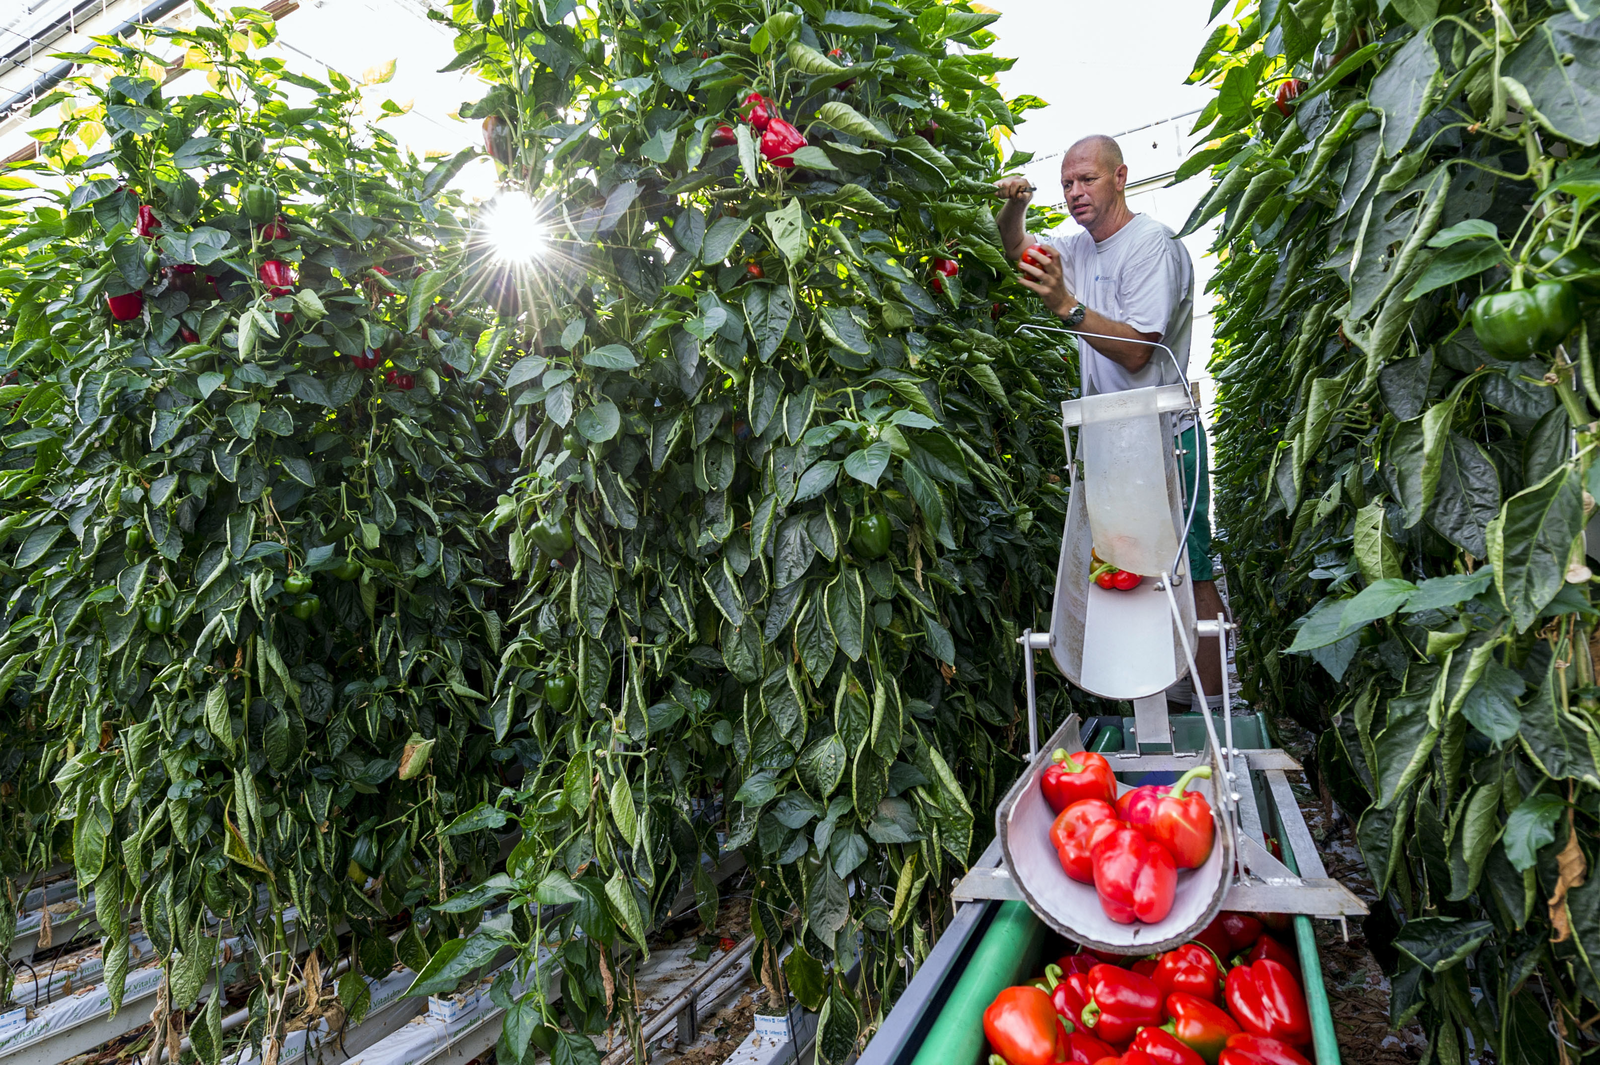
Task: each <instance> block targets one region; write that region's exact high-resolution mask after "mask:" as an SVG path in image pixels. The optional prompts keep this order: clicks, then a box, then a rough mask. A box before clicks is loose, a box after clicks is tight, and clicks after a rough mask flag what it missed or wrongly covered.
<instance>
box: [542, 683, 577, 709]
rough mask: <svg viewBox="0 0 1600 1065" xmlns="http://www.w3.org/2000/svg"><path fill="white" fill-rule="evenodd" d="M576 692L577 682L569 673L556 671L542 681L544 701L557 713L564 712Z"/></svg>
mask: <svg viewBox="0 0 1600 1065" xmlns="http://www.w3.org/2000/svg"><path fill="white" fill-rule="evenodd" d="M577 692H578V682H577V681H576V680H575V679H573V676H572V674H571V673H557V674H556V675H555V676H553V677H551V678H549V679H548V680H546V681H545V682H544V701H545V705H546V706H548V707H550V709H552V710H554V711H555V712H556V713H558V714H562V713H565V712H566V710H567V707H569V706H571V705H572V697H573V696H574V695H576V694H577Z"/></svg>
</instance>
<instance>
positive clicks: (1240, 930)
mask: <svg viewBox="0 0 1600 1065" xmlns="http://www.w3.org/2000/svg"><path fill="white" fill-rule="evenodd" d="M1194 938H1195V942H1197V943H1204V944H1205V945H1206V946H1208V947H1210V948H1211V950H1212V952H1213V953H1215V954H1216V956H1217V957H1219V958H1221V959H1223V960H1224V961H1226V960H1227V959H1229V958H1231V957H1233V956H1234V955H1235V954H1237V953H1239V952H1240V951H1242V950H1245V949H1247V948H1249V947H1252V946H1254V945H1255V942H1256V940H1258V939H1260V938H1261V922H1260V921H1259V920H1257V919H1256V918H1254V917H1251V916H1250V915H1249V914H1246V913H1219V914H1217V916H1216V917H1214V918H1213V919H1212V921H1211V923H1210V924H1208V925H1206V926H1205V928H1203V929H1201V930H1200V933H1199V934H1198V935H1196V936H1195V937H1194Z"/></svg>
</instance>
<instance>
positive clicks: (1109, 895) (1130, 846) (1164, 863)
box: [1091, 826, 1178, 924]
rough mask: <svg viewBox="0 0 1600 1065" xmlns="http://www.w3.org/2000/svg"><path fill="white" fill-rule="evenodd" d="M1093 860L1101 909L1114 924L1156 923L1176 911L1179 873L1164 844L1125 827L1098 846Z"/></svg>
mask: <svg viewBox="0 0 1600 1065" xmlns="http://www.w3.org/2000/svg"><path fill="white" fill-rule="evenodd" d="M1091 861H1092V863H1093V865H1094V890H1095V894H1097V895H1099V896H1100V908H1101V909H1103V910H1104V911H1105V913H1106V916H1107V917H1109V918H1111V919H1112V920H1113V921H1116V922H1117V923H1118V924H1132V923H1133V922H1134V921H1146V922H1149V923H1154V922H1156V921H1159V920H1161V919H1162V918H1163V917H1165V916H1166V915H1167V914H1168V913H1170V912H1172V900H1173V897H1174V895H1175V894H1176V893H1177V890H1178V870H1177V867H1176V866H1174V865H1173V863H1172V855H1171V854H1169V853H1167V850H1166V848H1165V847H1163V846H1162V845H1161V844H1159V843H1155V842H1152V841H1151V840H1148V839H1145V837H1144V836H1143V835H1142V834H1141V833H1140V832H1139V831H1138V830H1137V829H1133V828H1128V827H1127V826H1123V827H1121V828H1118V829H1116V830H1115V831H1113V832H1109V833H1107V834H1106V836H1105V837H1104V838H1103V839H1101V840H1100V842H1099V843H1097V844H1095V847H1094V851H1093V853H1092V855H1091Z"/></svg>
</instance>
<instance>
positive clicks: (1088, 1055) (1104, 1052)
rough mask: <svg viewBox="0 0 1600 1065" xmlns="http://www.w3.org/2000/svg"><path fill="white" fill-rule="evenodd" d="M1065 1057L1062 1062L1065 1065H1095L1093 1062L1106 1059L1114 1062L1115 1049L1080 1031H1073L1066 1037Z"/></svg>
mask: <svg viewBox="0 0 1600 1065" xmlns="http://www.w3.org/2000/svg"><path fill="white" fill-rule="evenodd" d="M1064 1046H1065V1048H1066V1051H1067V1056H1066V1058H1064V1059H1063V1060H1064V1061H1065V1062H1066V1065H1095V1062H1098V1061H1103V1060H1105V1059H1106V1058H1111V1059H1112V1060H1116V1057H1117V1048H1116V1047H1114V1046H1112V1045H1111V1044H1109V1043H1103V1042H1101V1041H1100V1040H1098V1039H1096V1038H1095V1037H1094V1036H1092V1035H1090V1034H1089V1033H1088V1032H1085V1031H1083V1030H1082V1029H1075V1030H1073V1032H1072V1033H1071V1034H1069V1035H1068V1036H1067V1041H1066V1043H1065V1044H1064Z"/></svg>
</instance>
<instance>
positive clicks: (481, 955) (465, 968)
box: [403, 932, 501, 998]
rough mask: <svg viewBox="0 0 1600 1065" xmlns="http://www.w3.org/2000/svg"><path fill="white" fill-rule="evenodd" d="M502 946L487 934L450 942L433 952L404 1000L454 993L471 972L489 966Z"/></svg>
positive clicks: (412, 982) (478, 934) (473, 935)
mask: <svg viewBox="0 0 1600 1065" xmlns="http://www.w3.org/2000/svg"><path fill="white" fill-rule="evenodd" d="M500 946H501V944H500V941H499V940H497V939H493V938H491V937H490V936H489V935H487V934H486V933H483V932H475V933H473V934H472V935H471V936H469V937H468V938H466V939H450V940H446V941H445V942H444V943H442V944H441V945H440V947H439V949H438V950H436V951H434V952H433V957H431V958H429V959H428V964H427V965H425V966H424V967H423V969H422V971H421V972H419V973H418V974H417V977H416V979H415V980H413V981H411V986H410V987H408V988H406V990H405V994H404V996H403V997H405V998H416V997H419V996H422V995H437V994H439V993H441V992H445V993H448V992H451V991H454V990H455V989H456V985H457V984H459V983H460V982H461V980H462V978H463V977H465V976H466V975H467V974H468V973H470V972H472V971H473V970H474V969H477V968H479V967H480V966H483V965H486V964H488V962H489V961H490V960H491V959H492V958H493V957H494V956H495V954H496V953H497V952H498V951H499V950H500Z"/></svg>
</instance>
